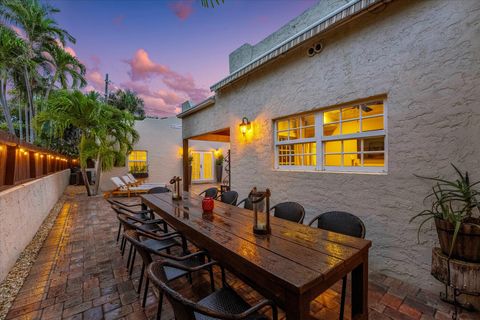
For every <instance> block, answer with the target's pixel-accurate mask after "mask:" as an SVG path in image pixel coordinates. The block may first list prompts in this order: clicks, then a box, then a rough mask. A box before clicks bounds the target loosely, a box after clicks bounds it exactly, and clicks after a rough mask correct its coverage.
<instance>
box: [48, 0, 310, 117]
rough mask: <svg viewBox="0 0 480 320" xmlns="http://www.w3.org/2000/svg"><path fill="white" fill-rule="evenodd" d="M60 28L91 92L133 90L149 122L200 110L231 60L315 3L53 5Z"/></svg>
mask: <svg viewBox="0 0 480 320" xmlns="http://www.w3.org/2000/svg"><path fill="white" fill-rule="evenodd" d="M46 2H47V3H50V4H51V5H53V6H54V7H57V8H59V9H60V10H61V12H60V13H59V14H57V15H56V17H55V18H56V20H57V21H58V23H59V24H60V25H61V26H62V27H63V28H65V29H66V30H68V31H69V32H70V33H71V34H72V35H73V36H74V37H75V38H76V39H77V43H76V44H69V45H68V50H70V51H71V52H72V53H74V54H75V55H76V56H77V57H78V58H79V59H80V60H81V61H82V62H83V63H84V64H85V65H86V66H87V79H88V84H89V85H88V87H87V88H86V89H87V90H92V89H96V90H99V91H101V92H103V90H104V77H105V73H108V74H109V77H110V79H111V80H112V87H113V88H123V89H127V88H130V89H132V90H134V91H136V92H137V93H139V95H140V97H141V98H142V99H144V101H145V109H146V112H147V114H149V115H156V116H167V115H173V114H175V113H177V112H178V110H179V109H178V107H179V105H180V104H181V103H182V102H184V101H185V100H187V99H190V100H192V101H194V102H199V101H201V100H203V99H204V98H206V97H208V96H209V95H211V94H212V93H211V92H210V89H209V87H210V86H211V85H212V84H213V83H215V82H217V81H218V80H220V79H222V78H223V77H225V76H226V75H227V74H228V54H229V53H230V52H231V51H233V50H235V49H236V48H238V47H239V46H241V45H242V44H244V43H250V44H255V43H257V42H258V41H260V40H262V39H263V38H264V37H266V36H268V35H269V34H270V33H272V32H274V31H275V30H277V29H278V28H279V27H281V26H282V25H284V24H285V23H286V22H288V21H289V20H291V19H293V18H294V17H296V16H297V15H299V14H300V13H302V12H303V11H305V10H306V9H307V8H309V7H310V6H312V5H313V4H314V3H315V2H316V0H225V3H224V4H223V5H221V6H218V7H216V8H214V9H211V8H209V9H207V8H202V7H201V5H200V0H181V1H179V0H172V1H167V0H156V1H147V0H48V1H46Z"/></svg>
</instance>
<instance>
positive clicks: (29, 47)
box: [0, 0, 75, 142]
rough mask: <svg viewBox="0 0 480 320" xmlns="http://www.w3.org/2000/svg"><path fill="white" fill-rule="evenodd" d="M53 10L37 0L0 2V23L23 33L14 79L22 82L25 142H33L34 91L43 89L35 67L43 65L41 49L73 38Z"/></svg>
mask: <svg viewBox="0 0 480 320" xmlns="http://www.w3.org/2000/svg"><path fill="white" fill-rule="evenodd" d="M57 12H59V10H58V9H55V8H53V7H51V6H50V5H47V4H42V3H41V2H40V1H39V0H2V1H0V24H1V25H3V26H7V25H8V26H12V27H13V26H14V27H17V28H19V29H20V30H21V32H23V35H22V38H23V41H24V42H25V44H26V46H25V52H24V53H23V55H22V63H18V64H17V66H18V67H19V68H21V76H19V75H18V74H17V75H16V76H15V77H14V79H15V82H16V85H17V86H19V84H20V80H21V81H23V87H22V90H20V92H21V93H22V94H24V96H25V100H26V102H27V107H26V108H25V131H26V132H25V133H26V139H27V141H29V142H33V141H34V138H35V134H34V130H33V129H32V128H31V125H32V119H33V117H34V116H35V113H36V112H37V105H38V103H37V102H38V101H37V100H38V99H35V94H39V93H41V92H45V90H44V88H43V87H45V86H46V85H47V83H48V81H45V79H43V78H42V73H41V72H40V70H39V68H45V66H46V64H45V56H46V55H45V52H48V49H49V48H54V46H56V45H58V44H61V45H62V46H64V45H65V43H66V41H67V40H68V41H70V42H72V43H75V38H73V37H72V36H71V35H70V34H69V33H68V32H67V31H66V30H64V29H62V28H60V27H59V26H58V24H57V23H56V21H55V20H53V19H52V15H53V14H55V13H57ZM44 71H45V72H48V71H46V70H44Z"/></svg>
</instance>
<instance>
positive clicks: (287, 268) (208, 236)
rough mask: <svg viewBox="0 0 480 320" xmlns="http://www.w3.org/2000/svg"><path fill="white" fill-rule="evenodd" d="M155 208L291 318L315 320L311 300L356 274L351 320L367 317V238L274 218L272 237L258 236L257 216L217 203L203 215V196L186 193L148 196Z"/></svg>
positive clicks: (175, 226)
mask: <svg viewBox="0 0 480 320" xmlns="http://www.w3.org/2000/svg"><path fill="white" fill-rule="evenodd" d="M141 199H142V203H143V204H145V205H147V206H148V207H149V208H151V209H152V210H153V211H154V212H155V213H156V214H158V215H159V216H160V217H162V218H163V219H164V220H165V221H166V222H167V223H168V224H170V225H171V226H172V227H173V228H175V229H176V230H178V231H179V232H181V233H182V234H184V235H185V237H186V238H187V239H188V240H189V241H191V242H192V243H194V244H195V245H196V246H198V247H200V248H202V249H205V250H207V251H208V252H209V254H210V255H211V257H212V258H213V259H215V260H217V261H219V262H220V263H221V264H222V265H223V266H225V268H227V270H229V271H230V272H232V273H233V274H235V275H236V276H237V277H239V278H240V279H241V280H243V281H245V282H246V283H247V284H249V285H250V286H251V287H252V288H254V289H255V290H257V291H258V292H259V293H261V294H262V295H264V296H265V297H267V298H269V299H272V300H274V301H275V303H276V304H277V305H278V306H279V307H280V308H282V309H283V310H284V311H285V313H286V316H287V319H310V318H311V315H310V302H311V301H312V300H313V299H315V298H316V297H317V296H319V295H320V294H321V293H322V292H324V291H325V290H327V289H328V288H330V287H331V286H332V285H333V284H334V283H336V282H337V281H339V280H341V279H342V278H343V277H344V276H345V275H347V274H348V273H351V274H352V281H351V285H352V290H351V295H352V299H351V312H352V317H351V318H352V319H368V250H369V248H370V246H371V242H370V241H368V240H364V239H359V238H354V237H350V236H345V235H342V234H338V233H334V232H329V231H326V230H321V229H318V228H312V227H308V226H306V225H302V224H297V223H293V222H290V221H286V220H283V219H279V218H275V217H272V218H271V230H272V232H271V234H270V235H268V236H256V235H255V234H254V233H253V230H252V228H253V212H252V211H250V210H247V209H243V208H238V207H235V206H232V205H228V204H224V203H222V202H219V201H215V207H214V210H213V212H212V213H203V210H202V199H203V198H202V197H200V196H198V195H195V194H193V193H188V192H184V194H183V199H182V200H172V196H171V193H162V194H146V195H142V196H141Z"/></svg>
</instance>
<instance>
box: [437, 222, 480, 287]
mask: <svg viewBox="0 0 480 320" xmlns="http://www.w3.org/2000/svg"><path fill="white" fill-rule="evenodd" d="M476 220H478V219H475V220H474V221H473V218H472V222H474V223H469V222H464V223H462V224H461V226H460V229H459V231H458V234H457V239H456V240H455V243H454V245H453V250H452V256H451V258H456V259H459V260H464V261H469V262H480V221H479V222H477V221H476ZM435 225H436V227H437V233H438V240H439V241H440V247H441V248H442V252H443V253H444V254H446V255H448V254H449V253H450V247H451V245H452V241H453V234H454V231H455V225H454V224H453V223H451V222H449V221H446V220H443V219H438V218H435ZM479 281H480V280H479Z"/></svg>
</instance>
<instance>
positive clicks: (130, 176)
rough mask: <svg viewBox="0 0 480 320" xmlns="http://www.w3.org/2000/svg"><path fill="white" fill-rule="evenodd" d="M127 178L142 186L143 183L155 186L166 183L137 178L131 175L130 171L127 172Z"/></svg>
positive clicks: (162, 185) (163, 185)
mask: <svg viewBox="0 0 480 320" xmlns="http://www.w3.org/2000/svg"><path fill="white" fill-rule="evenodd" d="M126 176H127V177H128V179H130V181H131V182H132V183H134V184H136V185H137V186H143V185H149V186H155V187H165V186H166V185H167V184H166V183H164V182H145V181H143V180H138V179H137V178H135V177H134V176H133V174H131V173H127V175H126Z"/></svg>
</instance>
